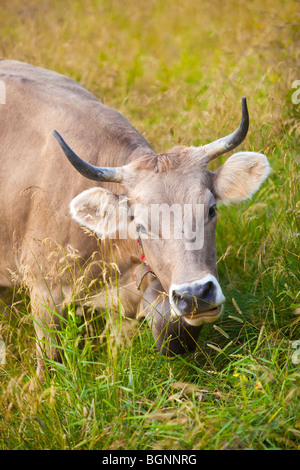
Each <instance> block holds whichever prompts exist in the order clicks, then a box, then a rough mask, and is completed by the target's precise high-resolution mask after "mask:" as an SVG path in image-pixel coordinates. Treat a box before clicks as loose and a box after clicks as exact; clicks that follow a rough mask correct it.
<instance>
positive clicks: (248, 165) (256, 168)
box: [213, 152, 270, 203]
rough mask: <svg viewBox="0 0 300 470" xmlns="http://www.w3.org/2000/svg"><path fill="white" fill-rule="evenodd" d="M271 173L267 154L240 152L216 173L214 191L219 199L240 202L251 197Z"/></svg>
mask: <svg viewBox="0 0 300 470" xmlns="http://www.w3.org/2000/svg"><path fill="white" fill-rule="evenodd" d="M269 173H270V165H269V162H268V159H267V157H266V156H265V155H263V154H261V153H255V152H238V153H235V154H233V155H232V156H231V157H229V158H228V159H227V160H226V162H225V163H224V165H223V166H221V167H220V168H219V169H218V170H217V171H216V172H215V174H214V185H213V192H214V195H215V197H216V199H217V200H218V201H221V202H225V203H226V202H238V201H242V200H244V199H248V198H250V197H251V196H252V195H253V194H254V193H255V192H256V191H257V190H258V188H259V187H260V185H261V183H262V182H263V181H264V180H265V179H266V178H267V176H268V175H269Z"/></svg>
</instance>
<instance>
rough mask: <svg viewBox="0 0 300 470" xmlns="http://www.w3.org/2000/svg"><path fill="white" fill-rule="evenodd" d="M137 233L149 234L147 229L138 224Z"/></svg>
mask: <svg viewBox="0 0 300 470" xmlns="http://www.w3.org/2000/svg"><path fill="white" fill-rule="evenodd" d="M136 231H137V232H139V233H147V230H146V228H145V227H144V225H142V224H137V226H136Z"/></svg>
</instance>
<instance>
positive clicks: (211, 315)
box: [169, 274, 225, 326]
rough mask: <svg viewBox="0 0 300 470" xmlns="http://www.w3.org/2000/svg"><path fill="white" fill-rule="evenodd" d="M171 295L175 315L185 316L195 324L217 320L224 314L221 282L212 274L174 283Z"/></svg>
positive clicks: (187, 320) (191, 323)
mask: <svg viewBox="0 0 300 470" xmlns="http://www.w3.org/2000/svg"><path fill="white" fill-rule="evenodd" d="M169 296H170V304H171V308H172V310H173V315H174V316H179V317H183V318H184V320H185V321H186V322H187V323H189V324H190V325H193V326H199V325H202V324H203V323H210V322H213V321H215V320H216V319H217V318H218V317H219V316H220V315H221V314H222V304H223V302H224V301H225V297H224V295H223V292H222V289H221V287H220V284H219V283H218V281H217V279H216V278H215V276H213V275H212V274H207V275H206V276H205V277H204V278H202V279H199V280H196V281H193V282H190V283H184V284H172V285H171V288H170V293H169Z"/></svg>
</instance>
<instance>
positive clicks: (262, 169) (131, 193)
mask: <svg viewBox="0 0 300 470" xmlns="http://www.w3.org/2000/svg"><path fill="white" fill-rule="evenodd" d="M248 126H249V116H248V110H247V104H246V99H245V98H243V99H242V120H241V123H240V126H239V127H238V129H237V130H236V131H235V132H233V133H232V134H230V135H229V136H226V137H224V138H221V139H219V140H217V141H215V142H212V143H210V144H207V145H204V146H203V147H175V148H173V149H172V150H170V151H168V152H166V153H162V154H159V155H153V154H152V155H145V156H142V157H140V158H138V159H136V160H134V161H132V162H131V163H129V164H127V165H125V166H122V167H118V168H100V167H94V166H92V165H89V164H87V163H86V162H84V161H83V160H81V159H80V158H79V157H78V156H77V155H76V154H74V152H73V151H72V150H71V149H70V148H69V147H68V146H67V144H66V143H65V142H64V141H63V139H62V138H61V137H60V136H59V134H58V133H56V132H55V136H56V138H57V140H58V142H59V143H60V145H61V147H62V148H63V150H64V152H65V154H66V155H67V157H68V159H69V160H70V162H71V163H72V164H73V166H74V167H75V168H76V169H77V170H78V171H79V172H80V173H81V174H82V175H83V176H85V177H87V178H90V179H94V180H97V181H106V182H107V181H113V182H118V183H121V184H122V185H123V186H124V187H125V188H126V198H124V197H123V198H121V199H120V197H119V196H117V195H115V194H113V193H111V192H110V191H108V190H106V189H103V188H92V189H90V190H87V191H84V192H83V193H81V194H79V195H78V196H77V197H76V198H75V199H74V200H73V201H72V203H71V213H72V216H73V217H74V218H75V220H77V221H78V222H79V223H80V224H81V225H84V226H87V227H88V228H90V229H91V230H93V231H94V232H95V233H96V234H97V235H98V236H99V237H103V236H111V235H112V234H113V233H115V232H116V230H118V231H119V232H122V233H123V236H124V232H126V235H128V236H134V233H135V232H137V233H138V234H139V235H140V237H141V240H142V244H143V249H144V252H145V256H146V259H147V262H148V263H149V264H150V266H151V268H152V270H153V271H154V272H155V274H156V275H157V277H158V279H159V281H160V283H161V285H162V286H163V288H164V290H165V292H166V293H168V294H169V304H170V308H171V313H172V314H173V315H175V316H177V317H181V318H184V321H186V322H187V324H189V325H193V326H195V327H198V326H199V325H201V324H203V323H207V322H213V321H216V319H217V318H218V317H219V316H220V314H221V311H222V304H223V302H224V300H225V298H224V295H223V293H222V289H221V286H220V284H219V282H218V274H217V258H216V245H215V230H216V222H217V215H216V205H217V204H218V203H219V202H225V203H228V202H236V201H241V200H243V199H247V198H249V197H250V196H251V195H252V194H253V193H255V191H257V189H258V188H259V186H260V184H261V183H262V182H263V181H264V180H265V178H266V177H267V176H268V174H269V164H268V160H267V158H266V157H265V156H264V155H262V154H260V153H254V152H239V153H235V154H233V155H232V156H231V157H230V158H228V159H227V161H226V162H225V163H224V165H223V166H221V167H220V168H219V169H218V170H217V171H215V172H212V171H209V170H207V165H208V163H209V162H210V161H211V160H212V159H214V158H216V157H217V156H219V155H221V154H224V153H226V152H228V151H230V150H232V149H234V148H235V147H237V146H238V145H239V144H240V143H241V142H242V141H243V140H244V138H245V136H246V134H247V131H248ZM112 208H113V210H112ZM116 213H118V217H116V216H115V214H116ZM159 216H160V217H161V221H162V223H160V222H159ZM125 225H126V227H125ZM132 228H134V229H132ZM128 230H129V234H127V231H128ZM130 231H131V233H130Z"/></svg>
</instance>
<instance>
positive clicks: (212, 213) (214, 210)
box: [208, 205, 217, 219]
mask: <svg viewBox="0 0 300 470" xmlns="http://www.w3.org/2000/svg"><path fill="white" fill-rule="evenodd" d="M216 215H217V206H216V205H213V206H211V207H210V208H209V211H208V217H209V219H213V218H214V217H215V216H216Z"/></svg>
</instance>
